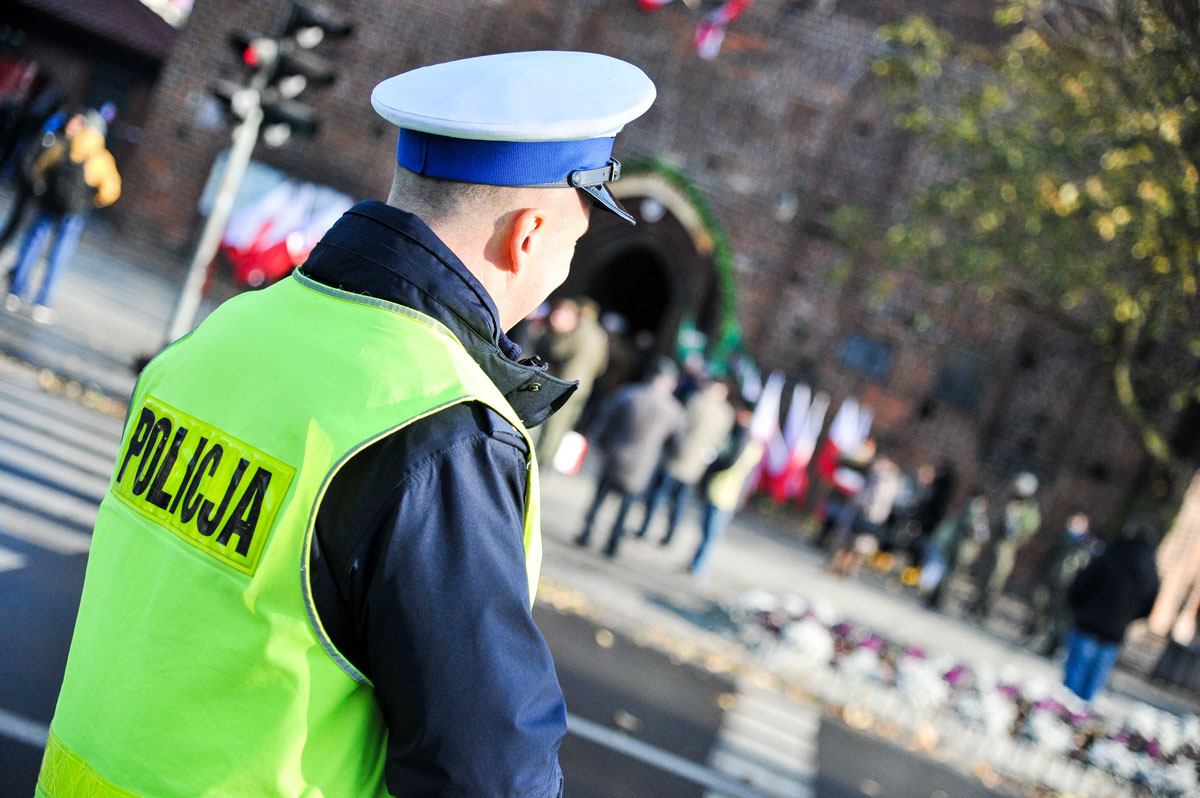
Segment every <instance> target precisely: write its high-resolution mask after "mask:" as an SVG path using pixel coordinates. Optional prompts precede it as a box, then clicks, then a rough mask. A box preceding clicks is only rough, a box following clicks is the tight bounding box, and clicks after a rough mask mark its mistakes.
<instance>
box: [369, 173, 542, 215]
mask: <svg viewBox="0 0 1200 798" xmlns="http://www.w3.org/2000/svg"><path fill="white" fill-rule="evenodd" d="M521 190H522V189H521V188H520V187H515V188H514V187H511V186H485V185H482V184H480V183H461V182H459V181H457V180H443V179H442V178H438V177H428V176H426V175H419V174H417V173H416V172H410V171H409V170H408V169H405V168H404V167H403V166H397V167H396V173H395V175H394V176H393V177H392V190H391V193H390V194H389V195H388V204H389V205H394V206H396V207H397V208H403V209H404V210H406V211H408V212H409V213H414V214H416V215H417V216H420V217H421V219H422V220H423V221H425V222H426V223H434V222H441V221H447V220H449V219H451V218H452V217H454V216H457V215H464V214H475V213H480V212H487V213H488V215H493V216H499V215H500V214H502V213H504V212H506V211H509V210H511V209H512V207H513V206H515V205H516V204H517V203H518V202H519V200H518V196H519V193H520V192H521Z"/></svg>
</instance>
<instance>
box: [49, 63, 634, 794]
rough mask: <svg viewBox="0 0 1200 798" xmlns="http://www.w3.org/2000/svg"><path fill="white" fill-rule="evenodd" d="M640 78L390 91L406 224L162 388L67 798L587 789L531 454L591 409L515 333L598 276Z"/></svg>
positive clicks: (152, 409) (145, 404) (331, 243)
mask: <svg viewBox="0 0 1200 798" xmlns="http://www.w3.org/2000/svg"><path fill="white" fill-rule="evenodd" d="M653 99H654V86H653V84H652V83H651V82H650V80H649V79H648V78H647V77H646V76H645V75H644V74H643V73H642V72H641V71H640V70H639V69H637V68H636V67H634V66H632V65H630V64H627V63H624V62H622V61H618V60H616V59H613V58H609V57H606V56H602V55H596V54H591V53H575V52H530V53H508V54H501V55H494V56H485V57H481V58H472V59H466V60H462V61H454V62H450V63H445V64H438V65H434V66H429V67H425V68H422V69H417V70H414V71H412V72H408V73H405V74H402V75H399V76H396V77H394V78H391V79H389V80H386V81H384V82H383V83H381V84H379V85H378V86H377V87H376V88H375V91H374V93H373V94H372V104H373V105H374V107H375V109H376V110H377V111H378V112H379V113H380V114H381V115H382V116H383V117H385V118H386V119H388V120H389V121H390V122H392V123H394V124H396V125H397V126H398V127H399V128H400V137H399V145H398V148H397V161H398V165H397V168H396V170H395V177H394V180H393V184H392V189H391V194H390V196H389V198H388V202H387V203H386V204H385V203H381V202H364V203H360V204H359V205H356V206H355V207H354V208H352V209H351V210H350V211H348V212H347V213H346V215H345V216H343V217H342V218H341V219H340V220H339V221H338V222H337V223H336V224H335V225H334V226H333V228H331V229H330V231H329V232H328V233H327V234H326V235H325V237H324V238H323V239H322V241H321V243H320V244H319V245H318V246H317V247H316V248H315V249H314V250H313V253H312V255H311V257H310V258H309V260H308V262H307V263H305V264H304V265H303V267H302V268H301V269H300V270H299V271H298V272H297V273H296V274H295V275H294V276H292V277H290V278H287V279H285V280H283V281H282V282H280V283H278V284H276V285H274V286H272V287H271V288H268V289H266V290H264V291H260V292H255V293H251V294H246V295H243V296H240V297H238V298H235V299H234V300H232V301H230V302H228V303H226V304H225V305H223V306H222V307H220V308H218V309H217V310H216V311H215V312H214V313H213V314H212V315H211V316H210V317H209V318H208V319H207V320H206V321H205V322H204V323H203V324H202V325H201V326H200V327H199V328H198V329H197V330H196V331H195V332H193V333H192V334H191V335H190V336H188V337H186V338H184V339H182V340H180V341H179V342H177V343H175V344H174V345H172V346H170V347H168V348H167V349H166V350H164V351H163V352H162V353H160V354H159V355H158V356H157V357H156V358H155V359H154V361H152V362H151V364H150V365H149V366H148V367H147V368H146V370H145V372H144V373H143V374H142V376H141V378H140V380H139V381H138V385H137V387H136V389H135V391H134V395H133V398H132V402H131V409H130V415H129V419H128V423H127V426H126V431H125V436H124V438H123V440H122V448H121V452H120V456H119V460H118V463H117V466H116V468H115V469H114V474H113V479H112V482H111V486H110V490H109V492H108V494H107V495H106V497H105V499H104V502H103V503H102V505H101V508H100V513H99V517H98V520H97V523H96V530H95V535H94V539H93V541H94V542H93V548H92V552H91V556H90V560H89V564H88V574H87V579H86V583H85V586H84V592H83V598H82V603H81V606H80V610H79V619H78V622H77V625H76V629H75V636H74V639H73V641H72V646H71V654H70V658H69V661H68V664H67V671H66V676H65V679H64V683H63V688H62V692H61V694H60V696H59V702H58V708H57V710H56V713H55V717H54V721H53V723H52V725H51V734H50V739H49V742H48V745H47V748H46V754H45V759H44V762H43V766H42V772H41V776H40V778H39V782H38V788H37V789H38V795H39V796H52V797H54V798H60V797H61V796H75V795H97V794H102V795H121V796H127V795H143V796H192V795H217V794H219V795H254V796H291V795H325V796H365V795H384V794H387V793H391V794H393V795H397V796H409V795H471V796H491V795H506V796H507V795H520V796H554V795H559V794H561V791H562V776H561V772H560V770H559V767H558V761H557V750H558V746H559V743H560V741H561V740H562V737H563V735H564V734H565V730H566V726H565V708H564V705H563V700H562V694H561V691H560V690H559V686H558V682H557V678H556V676H555V673H554V666H553V663H552V661H551V658H550V654H549V651H548V649H547V647H546V644H545V641H544V640H543V639H542V636H541V634H540V633H539V632H538V630H537V628H536V627H535V625H534V623H533V620H532V617H531V614H530V607H531V604H532V599H533V595H534V590H535V587H536V583H537V574H538V567H539V563H540V556H541V548H540V537H539V526H538V508H539V499H538V483H537V463H536V461H535V458H534V455H533V451H532V447H531V445H530V441H529V434H528V432H527V428H528V427H530V426H532V425H535V424H538V423H540V422H541V421H543V420H545V418H546V417H547V416H548V415H549V414H550V413H551V412H553V411H554V409H556V408H557V407H558V406H561V404H562V403H563V402H564V401H565V400H566V398H567V397H568V396H569V395H570V393H571V391H572V390H573V384H572V383H566V382H562V381H559V380H556V379H554V378H552V377H550V376H548V375H547V374H546V373H545V372H544V370H542V369H539V368H538V367H537V366H536V365H533V364H531V363H530V362H528V361H518V360H517V358H518V357H519V350H518V349H517V348H516V347H515V346H514V345H512V344H511V343H510V342H509V340H508V339H507V337H506V336H505V331H506V330H508V329H509V328H511V327H512V326H513V325H514V324H516V322H517V321H518V320H520V319H521V318H522V317H524V316H525V315H526V314H528V313H529V312H530V311H531V310H533V309H534V308H535V307H536V306H537V305H538V304H539V303H540V302H542V300H543V299H544V298H545V297H546V296H547V294H549V293H550V292H551V291H552V290H553V289H554V288H555V287H556V286H558V285H559V284H560V283H562V281H563V280H564V278H565V277H566V275H567V270H568V268H569V265H570V261H571V256H572V253H573V251H574V247H575V243H576V241H577V240H578V239H579V237H580V236H581V235H583V233H584V231H585V230H586V229H587V227H588V222H589V215H590V213H591V210H592V207H593V205H595V206H596V207H599V208H604V209H607V210H610V211H612V212H614V213H617V214H618V215H620V216H622V217H623V218H625V219H626V220H628V221H631V222H632V219H631V217H630V216H629V215H628V214H627V213H626V212H625V211H624V210H623V209H622V208H621V207H620V205H619V204H618V203H617V201H616V200H615V199H614V198H613V196H612V195H611V193H609V190H608V189H607V187H606V186H605V183H606V182H607V181H610V180H615V179H616V178H617V177H618V175H619V171H620V164H619V163H618V162H617V161H616V160H614V159H612V157H611V155H612V146H613V138H614V136H615V135H616V133H617V132H618V131H619V130H620V129H621V128H622V127H623V126H624V125H625V124H626V123H627V122H629V121H631V120H632V119H635V118H636V117H638V116H640V115H641V114H642V113H644V112H645V111H646V110H647V109H648V108H649V106H650V104H651V103H652V102H653Z"/></svg>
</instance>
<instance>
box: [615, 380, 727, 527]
mask: <svg viewBox="0 0 1200 798" xmlns="http://www.w3.org/2000/svg"><path fill="white" fill-rule="evenodd" d="M684 415H685V418H686V421H685V428H684V432H683V435H682V437H681V438H680V439H679V442H678V444H677V445H676V446H675V448H674V451H673V452H672V453H671V454H669V455H668V456H667V458H666V462H665V463H664V465H663V476H662V479H661V480H659V482H658V484H657V485H656V486H654V488H653V489H652V490H651V492H650V495H649V497H648V498H647V499H646V514H645V517H643V519H642V526H641V529H639V530H638V533H637V536H638V537H639V538H644V537H645V536H646V533H647V532H648V531H649V529H650V523H651V522H652V521H653V520H654V515H655V513H656V512H657V511H658V508H659V507H661V506H662V504H663V503H664V502H668V503H669V505H670V507H669V509H668V510H667V531H666V533H665V534H664V535H663V537H662V539H661V540H660V541H659V545H662V546H666V545H668V544H670V542H671V536H672V535H674V534H675V529H676V528H677V527H678V526H679V520H680V519H681V518H682V517H683V511H684V510H685V509H686V508H687V502H688V499H690V498H691V495H692V490H693V489H694V488H695V485H696V483H697V482H699V481H700V478H701V477H702V476H704V472H705V471H706V470H707V468H708V466H709V465H710V464H711V463H712V462H713V461H714V460H716V459H717V455H718V454H719V453H720V451H721V448H722V447H723V446H724V445H725V444H726V443H727V442H728V440H729V435H730V433H731V432H732V431H733V424H734V412H733V406H732V405H730V404H729V385H728V384H727V383H724V382H721V381H720V380H710V381H708V382H707V383H706V384H705V385H704V387H703V388H701V389H700V390H699V391H696V392H695V393H693V394H692V397H691V398H690V399H689V400H688V401H687V404H686V405H685V406H684Z"/></svg>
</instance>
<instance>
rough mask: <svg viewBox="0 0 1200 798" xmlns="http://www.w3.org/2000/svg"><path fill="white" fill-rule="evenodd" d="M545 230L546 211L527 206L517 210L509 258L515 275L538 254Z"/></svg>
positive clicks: (510, 239)
mask: <svg viewBox="0 0 1200 798" xmlns="http://www.w3.org/2000/svg"><path fill="white" fill-rule="evenodd" d="M545 230H546V211H544V210H542V209H540V208H526V209H525V210H523V211H518V212H517V215H516V216H515V217H514V218H513V221H512V228H511V232H510V233H509V237H508V259H509V263H510V264H511V268H512V272H513V274H514V275H515V274H519V273H520V271H521V269H522V268H524V267H525V266H526V265H527V264H528V263H530V262H531V260H532V259H533V258H534V257H535V256H536V255H537V254H538V249H539V248H540V246H541V244H542V238H543V234H544V233H545Z"/></svg>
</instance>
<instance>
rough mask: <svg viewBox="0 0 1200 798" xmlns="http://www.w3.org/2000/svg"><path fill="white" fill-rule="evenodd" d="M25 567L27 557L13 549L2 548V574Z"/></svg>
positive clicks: (0, 561)
mask: <svg viewBox="0 0 1200 798" xmlns="http://www.w3.org/2000/svg"><path fill="white" fill-rule="evenodd" d="M24 567H25V555H24V554H21V553H19V552H15V551H13V550H11V549H5V548H0V572H4V571H16V570H17V569H19V568H24Z"/></svg>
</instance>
